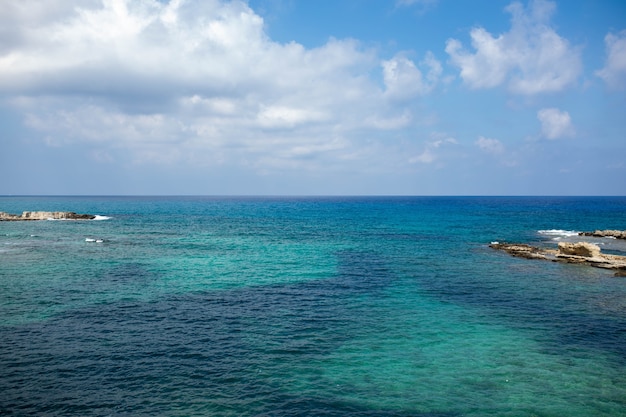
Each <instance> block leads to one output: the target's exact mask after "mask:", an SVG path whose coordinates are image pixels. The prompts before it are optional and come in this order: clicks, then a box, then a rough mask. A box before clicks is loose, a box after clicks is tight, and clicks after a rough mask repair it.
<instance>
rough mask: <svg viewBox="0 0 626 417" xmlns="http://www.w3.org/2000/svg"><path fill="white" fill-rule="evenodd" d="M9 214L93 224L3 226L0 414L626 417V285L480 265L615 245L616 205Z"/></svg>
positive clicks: (23, 203) (76, 201)
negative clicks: (523, 253)
mask: <svg viewBox="0 0 626 417" xmlns="http://www.w3.org/2000/svg"><path fill="white" fill-rule="evenodd" d="M24 210H46V211H55V210H63V211H68V210H69V211H75V212H79V213H92V214H98V215H101V216H107V218H106V219H104V220H94V221H38V222H0V415H53V416H177V415H180V416H205V415H206V416H304V415H315V416H346V415H348V416H349V415H354V416H380V415H383V416H489V415H492V416H530V415H536V416H591V415H593V416H621V415H623V416H626V278H617V277H614V276H613V273H612V272H611V271H607V270H602V269H595V268H591V267H586V266H580V265H565V264H556V263H550V262H543V261H533V260H526V259H518V258H512V257H509V256H508V255H506V254H503V253H499V252H496V251H494V250H492V249H490V248H489V247H488V244H489V242H491V241H510V242H523V243H532V244H537V245H543V246H556V244H557V242H558V240H572V239H573V240H579V239H580V238H578V237H574V236H573V232H575V231H583V230H594V229H621V230H626V197H602V198H600V197H328V198H322V197H314V198H313V197H312V198H305V197H299V198H295V197H294V198H279V197H276V198H269V197H0V211H6V212H12V213H20V212H22V211H24ZM86 239H89V240H92V239H102V240H103V242H101V243H96V242H92V241H86ZM590 240H593V241H594V242H595V243H598V244H600V245H601V246H602V248H603V250H605V251H609V252H613V253H621V254H626V242H622V241H616V240H612V239H590Z"/></svg>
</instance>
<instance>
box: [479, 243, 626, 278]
mask: <svg viewBox="0 0 626 417" xmlns="http://www.w3.org/2000/svg"><path fill="white" fill-rule="evenodd" d="M489 247H490V248H493V249H497V250H502V251H504V252H507V253H508V254H510V255H513V256H517V257H521V258H526V259H544V260H550V261H554V262H564V263H577V264H585V265H589V266H593V267H596V268H605V269H615V270H616V272H615V276H626V256H619V255H608V254H603V253H602V252H601V250H600V247H599V246H598V245H594V244H593V243H588V242H577V243H566V242H560V243H559V248H558V250H554V249H544V248H538V247H535V246H531V245H526V244H520V243H495V242H494V243H492V244H490V245H489Z"/></svg>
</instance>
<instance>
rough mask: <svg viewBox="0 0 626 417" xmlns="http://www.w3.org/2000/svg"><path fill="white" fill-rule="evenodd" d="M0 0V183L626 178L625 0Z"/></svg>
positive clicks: (66, 186) (375, 187)
mask: <svg viewBox="0 0 626 417" xmlns="http://www.w3.org/2000/svg"><path fill="white" fill-rule="evenodd" d="M0 1H1V3H2V7H0V178H2V180H0V195H626V2H625V1H623V0H603V1H601V0H567V1H565V0H560V1H547V0H531V1H501V0H387V1H383V0H315V1H310V0H248V1H226V0H0Z"/></svg>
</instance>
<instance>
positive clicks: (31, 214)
mask: <svg viewBox="0 0 626 417" xmlns="http://www.w3.org/2000/svg"><path fill="white" fill-rule="evenodd" d="M95 218H96V216H94V215H92V214H76V213H74V212H72V211H25V212H23V213H22V214H21V215H17V214H10V213H5V212H2V211H0V221H23V220H49V219H52V220H93V219H95Z"/></svg>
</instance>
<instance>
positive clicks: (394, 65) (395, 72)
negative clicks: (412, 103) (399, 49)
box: [382, 52, 442, 100]
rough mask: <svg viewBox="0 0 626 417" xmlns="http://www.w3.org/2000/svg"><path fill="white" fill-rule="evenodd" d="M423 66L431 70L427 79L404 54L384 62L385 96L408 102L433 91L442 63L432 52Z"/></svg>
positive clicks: (427, 55) (425, 59)
mask: <svg viewBox="0 0 626 417" xmlns="http://www.w3.org/2000/svg"><path fill="white" fill-rule="evenodd" d="M422 66H426V67H428V68H429V70H428V73H427V74H426V77H424V76H423V75H422V72H421V71H420V70H419V69H418V68H417V66H416V65H415V64H414V63H413V61H411V60H410V59H408V58H407V57H406V56H404V55H402V54H398V55H396V56H395V57H393V58H392V59H390V60H388V61H383V62H382V67H383V80H384V82H385V87H386V90H385V95H386V96H387V97H388V98H390V99H392V100H407V99H411V98H413V97H415V96H417V95H424V94H427V93H429V92H430V91H432V89H433V88H434V87H435V85H436V84H437V81H438V80H439V77H440V76H441V71H442V68H441V63H440V62H439V61H437V60H436V59H435V57H434V55H433V54H432V53H430V52H428V53H427V54H426V57H425V58H424V61H423V62H422Z"/></svg>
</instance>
